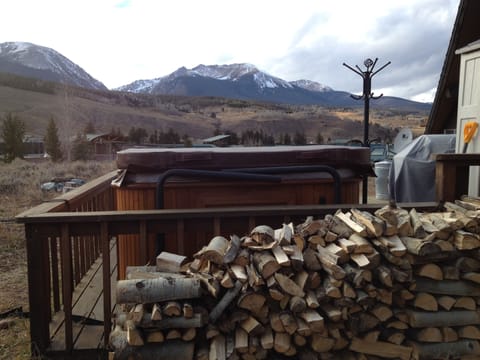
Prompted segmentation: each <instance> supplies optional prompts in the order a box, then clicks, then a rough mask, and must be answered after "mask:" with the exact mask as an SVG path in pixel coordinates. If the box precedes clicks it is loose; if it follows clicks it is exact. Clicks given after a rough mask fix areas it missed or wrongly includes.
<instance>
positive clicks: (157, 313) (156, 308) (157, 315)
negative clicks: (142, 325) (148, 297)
mask: <svg viewBox="0 0 480 360" xmlns="http://www.w3.org/2000/svg"><path fill="white" fill-rule="evenodd" d="M151 319H152V321H158V320H162V308H161V307H160V305H159V304H158V303H155V304H153V307H152V317H151Z"/></svg>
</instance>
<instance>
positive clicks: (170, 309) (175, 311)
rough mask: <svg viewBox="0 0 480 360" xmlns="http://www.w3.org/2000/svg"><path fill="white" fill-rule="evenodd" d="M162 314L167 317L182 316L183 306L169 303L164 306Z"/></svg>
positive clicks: (175, 302)
mask: <svg viewBox="0 0 480 360" xmlns="http://www.w3.org/2000/svg"><path fill="white" fill-rule="evenodd" d="M162 313H163V314H164V315H166V316H180V315H182V306H181V304H180V303H179V302H177V301H168V302H167V303H165V305H164V306H163V309H162Z"/></svg>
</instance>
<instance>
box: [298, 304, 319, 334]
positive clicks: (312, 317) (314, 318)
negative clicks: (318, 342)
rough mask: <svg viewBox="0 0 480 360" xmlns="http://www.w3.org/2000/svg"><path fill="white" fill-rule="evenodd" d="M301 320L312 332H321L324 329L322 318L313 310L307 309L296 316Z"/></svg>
mask: <svg viewBox="0 0 480 360" xmlns="http://www.w3.org/2000/svg"><path fill="white" fill-rule="evenodd" d="M297 315H298V317H300V318H301V319H303V320H304V321H305V322H306V323H307V324H308V326H309V327H310V329H311V330H312V331H313V332H321V331H323V329H324V327H325V323H324V319H323V317H322V316H321V315H320V314H319V313H318V312H317V311H315V310H313V309H307V310H305V311H304V312H303V313H299V314H297Z"/></svg>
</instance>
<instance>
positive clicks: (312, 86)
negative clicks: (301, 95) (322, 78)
mask: <svg viewBox="0 0 480 360" xmlns="http://www.w3.org/2000/svg"><path fill="white" fill-rule="evenodd" d="M290 84H292V85H295V86H298V87H300V88H302V89H305V90H310V91H319V92H323V91H332V90H333V89H332V88H331V87H329V86H326V85H323V84H320V83H318V82H316V81H312V80H296V81H291V82H290Z"/></svg>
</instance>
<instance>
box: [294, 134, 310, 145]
mask: <svg viewBox="0 0 480 360" xmlns="http://www.w3.org/2000/svg"><path fill="white" fill-rule="evenodd" d="M293 143H294V144H295V145H306V144H307V137H306V136H305V133H301V132H298V131H297V132H296V133H295V136H294V137H293Z"/></svg>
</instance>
